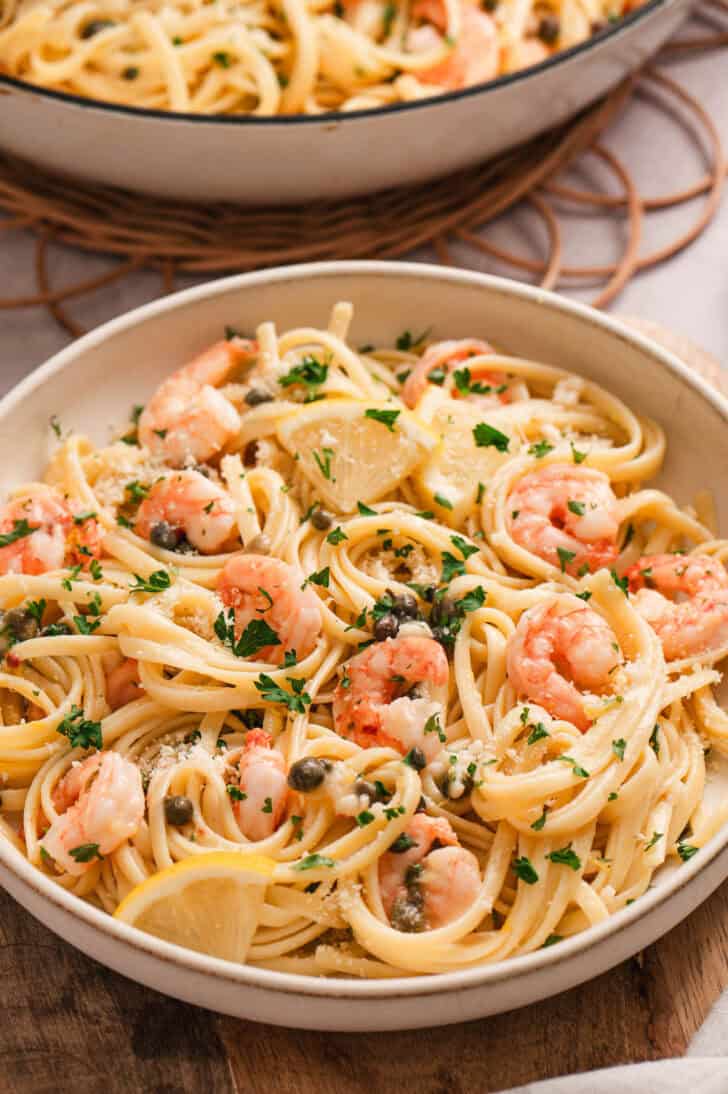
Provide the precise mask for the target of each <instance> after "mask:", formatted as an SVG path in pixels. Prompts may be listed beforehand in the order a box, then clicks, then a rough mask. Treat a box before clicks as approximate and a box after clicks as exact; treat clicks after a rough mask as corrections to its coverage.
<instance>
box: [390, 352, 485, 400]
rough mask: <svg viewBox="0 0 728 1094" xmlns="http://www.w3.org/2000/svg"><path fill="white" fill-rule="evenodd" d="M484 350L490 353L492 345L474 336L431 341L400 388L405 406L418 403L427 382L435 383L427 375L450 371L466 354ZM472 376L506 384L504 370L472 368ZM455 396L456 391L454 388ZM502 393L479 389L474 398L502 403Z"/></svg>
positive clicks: (481, 384) (475, 378)
mask: <svg viewBox="0 0 728 1094" xmlns="http://www.w3.org/2000/svg"><path fill="white" fill-rule="evenodd" d="M484 353H493V347H492V346H489V345H488V343H487V342H481V341H479V340H478V339H477V338H464V339H462V340H461V341H459V342H452V341H450V342H433V344H432V345H431V346H428V347H427V349H426V350H425V352H424V353H423V354H422V356H421V357H420V359H419V361H418V362H417V364H416V365H415V367H414V368H413V369H412V371H411V372H410V374H409V376H408V377H407V379H406V380H405V382H404V386H403V388H402V398H403V399H404V401H405V403H406V404H407V406H408V407H410V408H412V407H415V406H416V405H417V403H419V401H420V399H421V398H422V396H423V395H424V393H425V391H426V390H427V385H428V384H430V383H434V381H433V380H431V379H430V374H431V373H433V372H434V373H435V375H436V376H437V375H438V373H439V372H440V371H442V372H445V373H450V372H452V371H453V370H454V369H456V368H457V367H458V366H459V365H462V364H463V362H465V361H467V360H468V358H469V357H480V356H481V355H482V354H484ZM472 379H473V380H475V381H479V383H480V386H482V387H484V388H488V387H500V386H501V385H502V384H504V383H505V379H506V377H505V373H503V372H494V371H492V370H488V371H485V370H483V369H482V368H479V369H477V370H473V375H472ZM453 395H457V390H455V391H453ZM503 395H504V393H503V392H501V393H500V395H498V394H494V393H491V392H487V391H486V392H480V393H478V394H477V398H478V399H479V400H480V401H483V402H488V403H498V402H504V401H505V399H504V398H503Z"/></svg>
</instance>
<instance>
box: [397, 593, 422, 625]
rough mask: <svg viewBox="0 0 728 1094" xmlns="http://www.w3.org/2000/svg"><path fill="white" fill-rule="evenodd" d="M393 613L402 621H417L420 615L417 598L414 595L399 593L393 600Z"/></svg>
mask: <svg viewBox="0 0 728 1094" xmlns="http://www.w3.org/2000/svg"><path fill="white" fill-rule="evenodd" d="M392 611H393V612H394V614H395V615H397V616H399V617H400V619H416V618H417V616H418V615H419V614H420V610H419V608H418V607H417V598H416V597H414V596H413V595H412V593H398V594H397V595H396V596H395V597H394V598H393V600H392Z"/></svg>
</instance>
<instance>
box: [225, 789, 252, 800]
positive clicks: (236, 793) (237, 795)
mask: <svg viewBox="0 0 728 1094" xmlns="http://www.w3.org/2000/svg"><path fill="white" fill-rule="evenodd" d="M225 789H226V790H227V792H228V794H229V795H230V797H231V798H232V799H233V801H234V802H244V801H245V799H246V798H247V796H248V795H247V794H244V793H243V791H242V790H241V789H240V787H238V786H226V787H225Z"/></svg>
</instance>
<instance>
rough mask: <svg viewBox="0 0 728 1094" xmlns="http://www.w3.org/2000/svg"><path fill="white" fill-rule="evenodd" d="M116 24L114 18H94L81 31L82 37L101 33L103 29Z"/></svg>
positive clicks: (90, 36) (91, 36)
mask: <svg viewBox="0 0 728 1094" xmlns="http://www.w3.org/2000/svg"><path fill="white" fill-rule="evenodd" d="M113 26H116V24H115V23H114V21H113V19H92V20H91V21H90V22H88V23H87V24H86V26H85V27H84V28H83V30H82V31H81V37H82V38H93V36H94V34H100V33H101V31H102V30H108V29H109V27H113Z"/></svg>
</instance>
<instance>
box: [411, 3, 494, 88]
mask: <svg viewBox="0 0 728 1094" xmlns="http://www.w3.org/2000/svg"><path fill="white" fill-rule="evenodd" d="M412 14H413V15H414V16H415V17H416V18H417V17H419V18H422V19H426V20H427V21H428V22H429V23H432V24H434V25H435V26H436V27H438V28H439V29H440V30H441V31H444V30H445V29H446V23H447V21H446V17H445V8H444V4H442V3H441V0H417V2H416V3H415V4H414V5H413V8H412ZM441 41H442V38H441V37H440V35H438V34H436V32H435V31H434V30H433V29H432V27H430V26H427V25H424V26H421V27H416V28H415V29H414V30H411V31H410V32H409V34H408V36H407V45H408V47H409V48H410V49H412V50H415V51H421V50H424V49H432V48H433V46H436V45H439V44H440V43H441ZM499 68H500V43H499V40H498V31H497V28H496V25H495V22H494V21H493V19H491V17H490V16H489V15H486V13H485V12H484V11H480V10H479V9H478V8H476V7H474V6H473V5H472V4H469V3H461V5H460V34H459V36H458V40H457V42H455V44H454V45H453V47H452V49H451V52H450V54H449V56H448V57H446V58H445V60H444V61H440V63H439V64H436V65H433V66H432V68H426V69H420V70H419V71H418V72H417V78H418V79H419V80H420V81H421V82H422V83H424V84H437V85H438V86H440V87H445V88H448V89H450V90H453V91H455V90H457V89H459V88H462V87H470V86H471V85H472V84H480V83H484V82H485V81H486V80H493V79H495V77H496V76H497V75H498V71H499Z"/></svg>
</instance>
